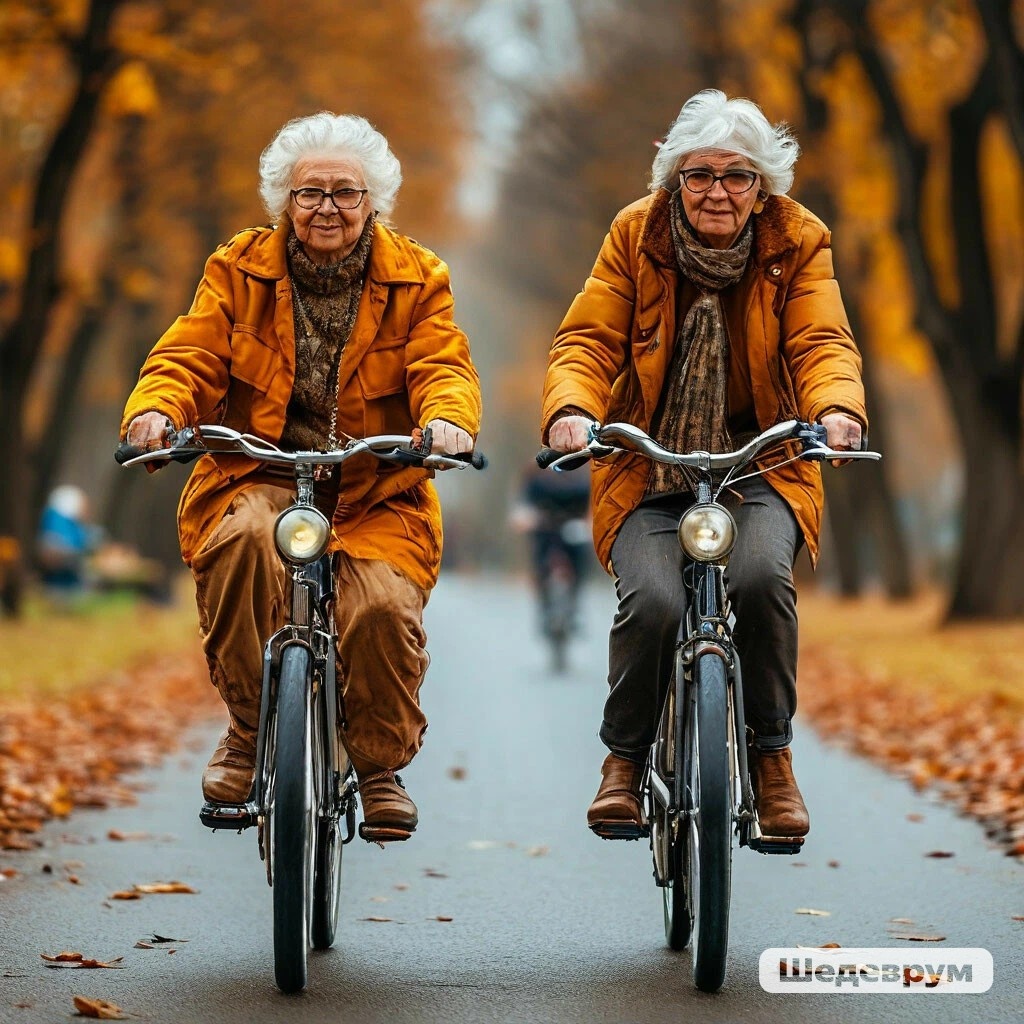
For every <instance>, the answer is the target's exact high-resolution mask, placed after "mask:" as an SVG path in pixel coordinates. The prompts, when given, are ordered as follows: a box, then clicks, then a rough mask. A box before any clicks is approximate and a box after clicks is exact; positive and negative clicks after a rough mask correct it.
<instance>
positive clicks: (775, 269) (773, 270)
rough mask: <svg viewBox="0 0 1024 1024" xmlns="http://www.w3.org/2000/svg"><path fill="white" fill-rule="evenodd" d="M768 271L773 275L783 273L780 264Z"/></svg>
mask: <svg viewBox="0 0 1024 1024" xmlns="http://www.w3.org/2000/svg"><path fill="white" fill-rule="evenodd" d="M768 273H769V274H771V275H772V277H778V276H779V274H781V273H782V267H780V266H774V267H772V269H771V270H769V271H768Z"/></svg>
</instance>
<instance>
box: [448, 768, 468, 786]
mask: <svg viewBox="0 0 1024 1024" xmlns="http://www.w3.org/2000/svg"><path fill="white" fill-rule="evenodd" d="M465 777H466V769H465V768H463V767H462V765H461V764H453V765H452V766H451V767H450V768H449V769H448V778H449V779H455V781H456V782H461V781H462V780H463V779H464V778H465Z"/></svg>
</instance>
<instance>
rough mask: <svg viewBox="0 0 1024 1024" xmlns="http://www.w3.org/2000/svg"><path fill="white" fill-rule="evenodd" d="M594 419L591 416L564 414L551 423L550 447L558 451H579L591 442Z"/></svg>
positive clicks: (549, 433) (549, 432)
mask: <svg viewBox="0 0 1024 1024" xmlns="http://www.w3.org/2000/svg"><path fill="white" fill-rule="evenodd" d="M593 425H594V421H593V420H592V419H591V418H590V417H589V416H562V417H561V418H560V419H557V420H555V422H554V423H552V424H551V429H550V430H549V431H548V447H549V448H554V450H555V451H556V452H578V451H581V450H582V449H583V448H586V447H587V445H588V444H589V443H590V428H591V427H592V426H593Z"/></svg>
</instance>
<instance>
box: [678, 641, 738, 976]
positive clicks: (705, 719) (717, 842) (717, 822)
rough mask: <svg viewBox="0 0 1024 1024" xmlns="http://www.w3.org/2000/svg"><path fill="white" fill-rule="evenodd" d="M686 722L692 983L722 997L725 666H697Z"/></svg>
mask: <svg viewBox="0 0 1024 1024" xmlns="http://www.w3.org/2000/svg"><path fill="white" fill-rule="evenodd" d="M691 693H692V701H691V703H690V707H689V717H688V719H687V725H688V728H687V736H686V740H687V744H686V749H687V752H688V755H689V756H688V758H687V760H688V764H687V766H686V771H687V777H688V781H687V788H688V795H689V799H690V801H691V803H690V806H691V808H692V810H693V814H692V815H691V816H690V818H689V822H688V826H689V827H688V828H687V829H686V839H687V842H686V847H687V850H686V857H687V860H688V864H687V869H688V874H689V883H690V884H689V889H690V895H691V898H692V899H693V903H694V921H693V924H694V933H693V981H694V984H695V985H696V986H697V988H699V989H701V991H703V992H717V991H718V990H719V989H720V988H721V987H722V984H723V983H724V981H725V966H726V954H727V952H728V945H729V898H730V892H731V888H732V812H733V805H732V790H733V780H732V766H731V756H730V747H729V728H730V726H729V696H728V675H727V673H726V667H725V662H724V661H723V660H722V659H721V658H720V657H719V656H718V655H716V654H705V655H703V656H702V657H700V658H698V659H697V661H696V662H695V663H694V666H693V684H692V691H691Z"/></svg>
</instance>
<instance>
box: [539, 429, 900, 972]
mask: <svg viewBox="0 0 1024 1024" xmlns="http://www.w3.org/2000/svg"><path fill="white" fill-rule="evenodd" d="M826 441H827V438H826V433H825V428H824V427H822V426H818V425H813V424H808V423H802V422H800V421H797V420H787V421H785V422H783V423H779V424H776V425H775V426H773V427H770V428H769V429H768V430H765V431H763V432H762V433H760V434H758V435H757V436H756V437H754V438H753V439H752V440H751V441H749V442H748V443H747V444H745V445H743V446H742V447H741V448H739V449H738V450H737V451H734V452H725V453H722V454H714V455H712V454H710V453H708V452H689V453H686V454H680V453H676V452H671V451H669V450H668V449H666V448H664V447H662V446H661V445H660V444H658V443H657V442H656V441H655V440H654V439H653V438H651V437H649V436H648V435H647V434H646V433H645V432H644V431H642V430H640V429H639V428H638V427H635V426H633V425H632V424H629V423H609V424H606V425H604V426H601V425H600V424H594V426H593V427H592V428H591V431H590V439H589V443H588V445H587V447H586V448H584V449H582V450H580V451H578V452H570V453H568V454H566V453H562V452H556V451H553V450H552V449H549V448H545V449H542V450H541V451H540V452H539V453H538V455H537V463H538V465H540V466H541V467H542V468H551V469H553V470H555V471H566V470H572V469H576V468H578V467H579V466H582V465H584V464H585V463H586V462H587V461H589V460H590V459H592V458H605V457H608V456H611V455H615V454H618V453H621V452H624V451H628V452H633V453H636V454H640V455H645V456H647V457H648V458H650V459H653V460H654V461H657V462H663V463H666V464H668V465H674V466H678V467H680V468H681V469H682V470H683V471H684V474H685V476H686V479H687V482H688V484H689V486H690V489H691V491H692V492H693V494H694V502H693V504H692V505H691V506H690V507H689V508H688V509H687V510H686V511H685V512H684V513H683V515H682V517H681V519H680V522H679V527H678V536H679V543H680V545H681V547H682V549H683V552H684V554H685V556H686V561H685V568H684V573H683V579H684V585H685V590H686V595H687V600H686V610H685V612H684V614H683V615H682V616H681V617H680V626H679V634H678V639H677V641H676V657H675V665H674V669H673V674H672V679H671V680H670V681H669V685H668V688H667V692H666V696H665V701H664V704H663V706H662V710H661V714H660V716H659V720H658V726H657V732H656V735H655V740H654V743H653V744H652V746H651V750H650V754H649V755H648V759H647V764H646V766H645V769H644V782H643V789H644V798H645V801H646V804H647V808H648V821H649V826H647V827H646V828H645V829H643V830H641V834H642V835H643V836H644V837H648V838H649V839H650V844H651V851H652V854H653V859H654V879H655V883H656V884H657V885H658V886H659V887H661V889H662V896H663V909H664V922H665V938H666V941H667V943H668V945H669V947H670V948H671V949H674V950H682V949H685V948H686V947H687V946H688V945H691V944H692V947H693V979H694V984H695V985H696V986H697V988H699V989H701V990H702V991H705V992H717V991H718V990H719V989H720V988H721V987H722V985H723V984H724V982H725V968H726V953H727V948H728V941H729V899H730V889H731V883H732V844H733V837H734V835H735V837H736V838H737V840H738V845H739V846H740V847H743V846H747V847H749V848H750V849H752V850H755V851H757V852H759V853H764V854H795V853H797V852H799V850H800V848H801V846H802V845H803V839H802V838H798V839H794V838H786V837H775V836H766V835H763V834H762V832H761V829H760V825H759V821H758V816H757V807H756V805H755V799H754V791H753V787H752V785H751V781H750V775H749V770H748V765H747V750H746V742H745V739H746V724H745V719H744V714H743V689H742V676H741V672H740V660H739V654H738V652H737V651H736V648H735V645H734V643H733V628H734V623H735V616H734V615H733V612H732V609H731V606H730V602H729V594H728V590H727V587H726V581H725V570H726V565H727V563H728V558H729V554H730V552H731V551H732V548H733V546H734V544H735V540H736V530H737V527H736V521H735V519H734V518H733V516H732V514H731V513H730V512H729V511H728V509H726V508H725V507H724V506H723V505H721V504H719V502H718V498H719V496H720V495H721V492H722V491H723V490H724V488H726V487H728V486H729V485H730V484H734V483H737V482H738V481H740V480H745V479H749V478H751V477H755V476H760V475H763V474H764V473H767V472H771V470H773V469H777V468H779V467H780V466H782V465H786V464H788V463H789V462H792V461H795V460H796V459H808V460H817V461H825V460H833V459H879V458H881V455H880V454H879V453H877V452H870V451H864V450H862V451H857V452H846V451H836V450H834V449H831V448H829V447H828V446H827V443H826ZM794 445H795V446H797V448H798V449H799V450H798V451H797V452H796V454H794V455H790V456H788V457H786V458H784V459H783V460H782V461H779V462H775V463H773V464H771V465H764V464H762V465H760V466H758V467H755V469H754V470H753V472H750V473H747V472H745V471H746V470H747V469H748V468H749V467H750V466H751V465H752V464H753V463H754V462H755V460H757V459H759V458H762V457H766V456H770V455H771V454H772V453H773V452H778V451H779V450H780V449H782V448H784V447H787V446H788V447H792V446H794ZM716 474H717V475H718V476H717V479H716ZM740 737H742V738H743V739H744V742H740ZM610 828H614V826H610ZM615 837H616V838H639V836H637V835H636V829H635V826H630V831H629V834H628V835H627V834H626V833H625V832H622V833H621V834H620V835H617V836H615Z"/></svg>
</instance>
